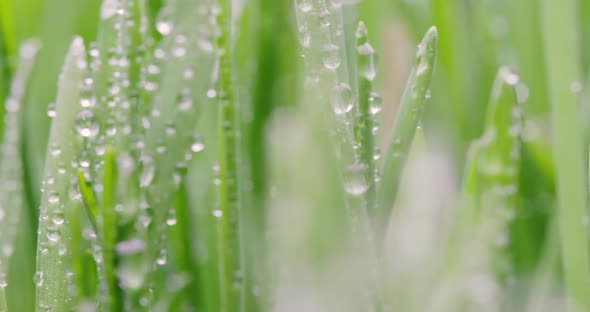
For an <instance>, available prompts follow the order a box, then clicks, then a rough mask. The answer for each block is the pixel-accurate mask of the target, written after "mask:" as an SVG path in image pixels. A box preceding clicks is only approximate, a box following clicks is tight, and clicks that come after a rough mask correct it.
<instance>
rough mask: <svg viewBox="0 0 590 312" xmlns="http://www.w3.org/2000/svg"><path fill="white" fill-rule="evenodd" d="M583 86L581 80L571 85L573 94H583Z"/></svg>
mask: <svg viewBox="0 0 590 312" xmlns="http://www.w3.org/2000/svg"><path fill="white" fill-rule="evenodd" d="M582 89H583V86H582V83H581V82H580V81H579V80H574V81H572V83H570V91H571V92H572V93H580V92H582Z"/></svg>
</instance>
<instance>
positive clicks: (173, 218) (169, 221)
mask: <svg viewBox="0 0 590 312" xmlns="http://www.w3.org/2000/svg"><path fill="white" fill-rule="evenodd" d="M166 224H167V225H168V226H173V225H176V216H171V217H169V218H168V219H166Z"/></svg>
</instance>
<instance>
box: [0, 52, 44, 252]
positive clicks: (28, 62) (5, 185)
mask: <svg viewBox="0 0 590 312" xmlns="http://www.w3.org/2000/svg"><path fill="white" fill-rule="evenodd" d="M38 50H39V43H38V42H37V41H27V42H25V43H23V45H22V46H21V48H20V53H19V54H20V56H19V62H18V70H17V72H16V75H15V76H14V78H13V81H12V85H11V92H10V96H9V97H8V98H7V99H6V103H5V108H6V116H5V117H4V122H5V123H6V124H5V126H6V129H5V131H4V135H3V139H2V146H1V147H0V177H2V179H0V200H1V202H2V204H1V206H0V214H1V215H2V218H0V250H2V252H1V253H0V258H4V262H5V263H8V262H9V261H8V259H9V257H10V256H11V255H12V251H13V250H14V247H15V246H14V240H15V237H16V235H17V231H18V227H19V222H20V221H21V217H22V216H23V215H24V212H26V211H24V210H25V209H26V206H25V205H26V199H25V194H24V191H23V183H24V181H23V175H22V169H23V163H22V159H21V157H20V156H21V155H20V146H21V142H22V141H21V139H22V138H21V121H22V114H21V109H22V101H23V96H24V94H25V89H26V86H27V81H28V77H29V74H30V73H31V70H32V68H33V65H34V61H35V56H36V54H37V51H38Z"/></svg>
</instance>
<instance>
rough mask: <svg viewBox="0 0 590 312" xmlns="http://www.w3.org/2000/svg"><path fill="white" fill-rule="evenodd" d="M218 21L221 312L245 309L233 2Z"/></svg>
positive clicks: (222, 6)
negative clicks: (239, 281)
mask: <svg viewBox="0 0 590 312" xmlns="http://www.w3.org/2000/svg"><path fill="white" fill-rule="evenodd" d="M217 5H218V6H219V12H218V13H219V14H218V15H217V22H218V25H219V28H220V34H219V36H218V37H217V40H216V42H215V45H216V48H217V53H218V58H219V77H218V81H217V96H218V101H219V129H218V131H219V134H218V135H219V144H218V148H219V152H218V153H219V154H218V157H219V211H220V213H219V216H218V222H219V235H220V240H219V243H220V246H219V248H220V250H219V252H220V253H221V256H220V261H222V263H223V265H222V266H221V270H220V279H221V311H239V310H240V309H241V305H242V304H241V301H242V300H241V297H242V290H241V289H240V288H236V287H234V282H235V278H236V274H238V273H237V272H239V271H240V269H241V261H242V259H240V258H241V256H240V255H241V250H240V243H239V228H238V226H239V225H238V219H239V211H238V209H239V201H238V200H239V198H238V168H237V153H238V145H237V140H236V131H238V129H237V126H238V125H237V123H236V115H235V114H236V112H235V109H236V108H237V105H236V104H237V103H236V101H235V98H234V86H233V83H234V77H233V49H232V32H231V20H232V18H231V9H232V4H231V1H229V0H219V1H218V3H217Z"/></svg>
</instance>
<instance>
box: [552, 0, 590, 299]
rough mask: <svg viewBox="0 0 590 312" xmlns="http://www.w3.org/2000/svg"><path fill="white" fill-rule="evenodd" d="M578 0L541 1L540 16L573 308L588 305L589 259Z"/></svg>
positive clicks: (566, 270)
mask: <svg viewBox="0 0 590 312" xmlns="http://www.w3.org/2000/svg"><path fill="white" fill-rule="evenodd" d="M576 3H577V1H573V0H568V1H558V0H543V1H541V17H542V21H543V24H542V29H543V39H544V44H545V45H544V46H545V51H546V54H545V64H546V68H547V76H548V90H549V102H550V103H551V123H552V126H553V144H554V145H553V154H554V157H555V166H556V171H557V179H556V181H557V201H558V211H559V213H558V219H559V233H560V242H561V257H562V261H563V270H564V275H565V282H566V287H567V300H568V309H569V311H587V310H588V309H590V296H588V294H589V293H590V259H589V252H590V251H589V249H588V247H589V246H588V235H589V233H588V226H587V225H585V224H584V223H583V220H585V219H586V218H587V217H588V212H587V207H586V199H587V193H586V188H585V185H586V179H585V177H584V172H585V170H584V166H585V164H584V160H583V159H584V156H583V148H582V132H581V131H582V127H581V124H580V120H579V118H580V117H579V116H580V111H579V96H578V94H577V93H576V92H575V91H576V90H575V89H574V90H572V85H573V84H576V83H578V84H579V83H580V82H579V79H580V73H579V63H578V62H579V54H578V51H579V50H578V48H579V47H578V40H577V37H576V21H577V18H576V16H577V14H576V9H577V8H576Z"/></svg>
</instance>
